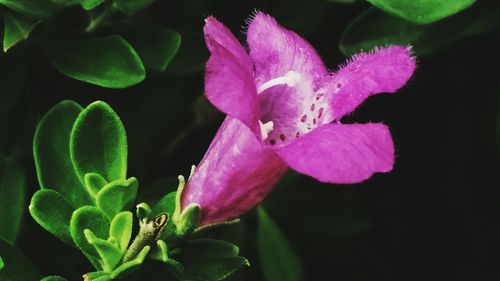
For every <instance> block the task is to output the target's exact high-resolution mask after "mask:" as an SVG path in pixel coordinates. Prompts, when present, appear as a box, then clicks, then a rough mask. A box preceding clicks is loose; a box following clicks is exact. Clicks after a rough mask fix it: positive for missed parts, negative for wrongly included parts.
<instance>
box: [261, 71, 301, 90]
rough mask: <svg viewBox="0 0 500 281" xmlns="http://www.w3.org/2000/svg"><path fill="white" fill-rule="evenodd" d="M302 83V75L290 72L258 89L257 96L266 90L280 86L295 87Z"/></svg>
mask: <svg viewBox="0 0 500 281" xmlns="http://www.w3.org/2000/svg"><path fill="white" fill-rule="evenodd" d="M299 82H300V74H299V73H297V72H295V71H293V70H290V71H288V72H287V73H286V74H285V75H283V76H280V77H276V78H274V79H271V80H269V81H267V82H265V83H264V84H262V85H260V86H259V87H258V88H257V94H261V93H263V92H264V91H265V90H267V89H269V88H272V87H274V86H278V85H285V84H286V85H287V86H288V87H294V86H295V85H297V84H298V83H299Z"/></svg>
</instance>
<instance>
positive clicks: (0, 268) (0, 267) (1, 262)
mask: <svg viewBox="0 0 500 281" xmlns="http://www.w3.org/2000/svg"><path fill="white" fill-rule="evenodd" d="M3 266H4V263H3V259H2V257H1V256H0V270H2V268H3Z"/></svg>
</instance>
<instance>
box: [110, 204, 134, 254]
mask: <svg viewBox="0 0 500 281" xmlns="http://www.w3.org/2000/svg"><path fill="white" fill-rule="evenodd" d="M132 217H133V215H132V213H131V212H129V211H125V212H121V213H119V214H117V215H116V216H115V217H114V218H113V221H111V227H110V229H109V236H110V237H113V238H114V239H115V241H116V242H117V244H118V248H119V249H120V250H121V252H122V254H125V252H126V251H127V247H128V244H129V242H130V237H131V236H132V223H133V218H132Z"/></svg>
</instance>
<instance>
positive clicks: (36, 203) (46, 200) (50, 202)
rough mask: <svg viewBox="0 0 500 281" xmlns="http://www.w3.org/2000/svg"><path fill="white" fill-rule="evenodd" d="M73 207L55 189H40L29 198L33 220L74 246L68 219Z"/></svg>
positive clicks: (69, 219)
mask: <svg viewBox="0 0 500 281" xmlns="http://www.w3.org/2000/svg"><path fill="white" fill-rule="evenodd" d="M74 210H75V208H73V207H72V206H71V205H70V204H69V202H68V201H67V200H66V199H65V198H64V197H63V196H62V195H61V194H59V193H58V192H57V191H54V190H50V189H42V190H38V191H37V192H35V194H34V195H33V197H32V198H31V204H30V206H29V211H30V213H31V216H32V217H33V219H35V221H36V222H37V223H38V224H39V225H40V226H42V227H43V228H44V229H45V230H47V231H48V232H50V233H51V234H52V235H54V236H56V237H58V238H59V239H61V240H62V241H64V242H66V243H67V244H69V245H72V246H74V245H75V244H74V243H73V239H72V238H71V233H70V221H71V216H72V215H73V212H74Z"/></svg>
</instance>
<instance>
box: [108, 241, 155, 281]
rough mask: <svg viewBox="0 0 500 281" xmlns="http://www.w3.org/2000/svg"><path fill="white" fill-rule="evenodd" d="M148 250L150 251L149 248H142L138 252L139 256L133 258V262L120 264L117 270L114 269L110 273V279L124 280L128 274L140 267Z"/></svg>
mask: <svg viewBox="0 0 500 281" xmlns="http://www.w3.org/2000/svg"><path fill="white" fill-rule="evenodd" d="M150 249H151V247H150V246H146V247H144V248H143V249H142V250H141V251H140V252H139V254H138V255H137V257H135V258H134V259H133V260H131V261H128V262H126V263H123V264H121V265H120V266H119V267H118V268H117V269H115V270H114V271H113V272H112V273H111V279H120V278H125V277H127V276H128V275H129V274H131V273H133V272H134V271H136V270H137V269H138V268H139V267H140V266H141V264H142V263H143V262H144V259H145V258H146V256H147V255H148V253H149V250H150Z"/></svg>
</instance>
